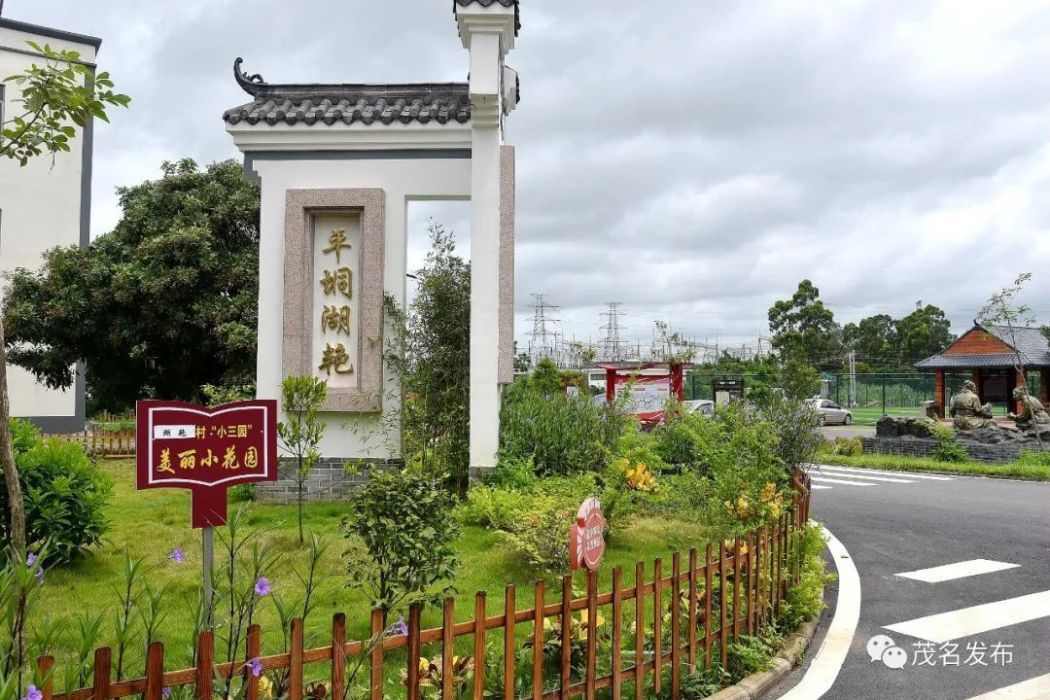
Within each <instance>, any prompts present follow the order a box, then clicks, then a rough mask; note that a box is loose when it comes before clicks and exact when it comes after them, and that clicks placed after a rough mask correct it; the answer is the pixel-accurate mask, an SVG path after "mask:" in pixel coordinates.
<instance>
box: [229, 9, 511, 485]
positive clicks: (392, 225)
mask: <svg viewBox="0 0 1050 700" xmlns="http://www.w3.org/2000/svg"><path fill="white" fill-rule="evenodd" d="M453 14H454V18H455V20H456V24H457V27H458V30H459V37H460V40H461V41H462V44H463V47H464V48H465V49H467V50H468V51H469V65H464V74H465V75H469V80H468V81H467V82H461V83H430V82H420V83H409V84H402V85H391V84H383V85H377V84H365V83H345V84H315V83H296V84H280V85H278V84H271V83H268V82H266V81H265V80H263V78H262V77H261V76H260V75H259V74H248V73H247V72H245V71H243V70H242V65H241V64H242V61H241V59H239V58H238V59H237V61H236V62H235V63H234V77H235V78H236V80H237V82H238V84H239V85H240V86H241V87H242V88H243V89H244V91H245V92H247V93H248V94H249V95H250V96H251V101H249V102H247V103H246V104H242V105H240V106H237V107H234V108H232V109H229V110H227V111H226V112H225V114H224V115H223V120H224V121H225V123H226V130H227V132H229V134H230V135H231V136H232V137H233V140H234V143H235V144H236V145H237V147H238V148H239V149H240V150H241V151H242V152H243V153H244V164H245V170H246V171H247V172H248V174H249V175H250V176H252V177H255V178H258V181H259V182H260V185H261V189H262V209H261V225H260V236H261V240H260V245H259V280H260V282H259V340H258V342H259V355H258V369H257V382H258V389H257V396H258V398H268V399H278V400H279V399H280V384H281V380H282V379H283V378H284V377H286V376H289V375H301V374H313V375H315V376H318V377H321V378H323V379H325V380H327V381H328V386H329V391H328V398H327V400H326V402H325V404H324V406H323V408H322V411H323V418H324V421H325V423H326V425H327V429H326V432H325V436H324V441H323V442H322V444H321V451H322V454H323V456H324V462H323V463H322V465H321V471H322V472H323V471H324V470H325V469H328V470H329V472H330V473H329V474H328V475H327V476H325V475H323V474H322V475H320V476H319V477H318V478H319V479H320V480H321V481H324V480H325V479H328V480H329V481H332V480H337V476H336V472H338V473H340V474H341V465H342V463H343V462H344V461H346V460H351V459H352V460H357V461H365V462H375V463H385V462H396V461H399V460H400V459H401V454H400V445H401V436H400V433H399V428H398V427H397V426H398V425H399V422H398V420H397V416H398V413H399V411H400V391H399V387H398V385H397V380H398V378H397V377H396V376H394V375H393V374H392V373H391V372H390V371H389V370H388V369H387V368H386V367H385V366H384V362H383V342H382V332H383V318H384V317H383V308H384V297H386V296H389V297H390V298H392V300H393V301H394V302H396V303H397V304H398V305H400V306H404V303H405V297H406V290H405V285H406V271H407V270H406V210H407V206H408V203H409V202H411V201H413V200H437V199H445V200H469V201H470V203H471V245H470V261H471V299H470V303H471V317H470V467H471V470H472V473H477V470H478V469H485V468H490V467H493V466H495V459H496V450H497V448H498V438H499V408H500V385H501V384H504V383H508V382H510V381H511V380H512V378H513V308H514V307H513V292H514V151H513V149H512V147H510V146H507V145H504V143H503V136H504V123H505V120H506V119H507V117H508V116H509V115H510V113H511V112H512V111H513V110H514V108H515V106H516V105H517V103H518V78H517V73H516V72H515V71H514V70H512V69H511V68H509V67H508V66H507V65H506V64H505V63H504V59H505V57H506V56H507V54H508V52H510V51H511V49H513V48H514V42H515V39H516V37H517V34H518V29H519V27H520V18H519V8H518V2H517V0H455V1H454V2H453ZM468 71H469V73H468ZM313 486H315V485H314V484H311V487H313ZM337 486H338V485H337ZM311 490H314V489H313V488H311ZM317 490H318V491H320V490H323V489H317ZM328 491H329V492H331V493H333V497H338V491H339V488H328Z"/></svg>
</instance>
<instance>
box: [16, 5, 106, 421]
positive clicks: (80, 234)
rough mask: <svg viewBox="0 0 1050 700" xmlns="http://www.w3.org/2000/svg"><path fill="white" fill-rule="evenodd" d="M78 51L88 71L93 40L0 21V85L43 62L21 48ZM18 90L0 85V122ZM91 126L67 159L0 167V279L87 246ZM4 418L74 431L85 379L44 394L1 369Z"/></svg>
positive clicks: (26, 376)
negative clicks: (58, 249) (6, 404)
mask: <svg viewBox="0 0 1050 700" xmlns="http://www.w3.org/2000/svg"><path fill="white" fill-rule="evenodd" d="M28 41H33V42H36V43H37V44H40V45H43V44H48V45H50V46H51V47H52V48H54V49H56V50H58V49H65V50H71V51H77V52H79V53H80V56H81V57H82V59H83V61H84V63H85V64H86V65H88V66H92V67H94V61H95V56H96V54H97V52H98V47H99V45H100V44H101V43H102V41H101V40H100V39H96V38H95V37H90V36H83V35H80V34H73V33H71V32H66V31H62V30H59V29H51V28H48V27H40V26H36V25H33V24H26V23H24V22H17V21H15V20H11V19H6V18H0V80H2V79H3V78H4V77H6V76H9V75H14V74H17V73H21V72H23V71H25V69H26V68H28V67H29V66H31V65H33V64H34V63H40V62H41V60H42V56H41V55H40V54H39V53H38V52H37V51H35V50H34V49H33V48H31V47H30V46H29V45H27V43H26V42H28ZM19 97H20V93H19V90H18V86H17V85H6V86H3V85H0V99H2V100H3V102H4V114H5V117H4V118H5V119H10V118H12V117H14V116H16V115H18V114H19V109H20V108H21V105H19V104H17V103H16V101H17V100H18V99H19ZM91 150H92V123H91V122H90V121H89V122H88V123H87V125H86V126H85V127H84V128H83V129H82V130H81V133H78V134H77V138H76V139H75V140H74V141H73V143H72V144H71V148H70V152H68V153H60V154H58V155H56V156H55V159H54V162H53V163H52V160H51V158H50V157H43V156H41V157H38V158H36V159H34V160H31V161H30V162H29V163H28V164H27V165H25V166H19V164H18V162H17V161H13V160H8V159H3V160H0V275H2V274H3V273H7V272H10V271H12V270H14V269H16V268H19V267H24V268H37V267H39V266H40V265H41V263H42V257H41V256H42V254H43V252H44V251H45V250H47V249H48V248H52V247H54V246H58V245H63V246H68V245H77V244H79V245H82V246H84V245H87V243H88V240H89V226H90V222H91ZM7 379H8V388H9V390H10V394H11V412H12V415H14V416H16V417H22V418H29V419H31V420H32V421H33V422H34V423H36V424H37V425H38V426H40V427H41V428H42V429H43V430H45V431H46V432H56V433H57V432H63V433H64V432H74V431H78V430H81V429H83V426H84V407H85V405H84V373H83V371H80V372H78V373H77V381H76V384H75V386H74V387H72V388H70V389H69V390H66V391H56V390H52V389H48V388H46V387H44V386H43V385H41V384H38V383H37V382H36V381H35V380H34V378H33V376H32V375H31V374H30V373H28V372H26V371H25V370H23V369H21V368H19V367H13V366H9V367H8V374H7Z"/></svg>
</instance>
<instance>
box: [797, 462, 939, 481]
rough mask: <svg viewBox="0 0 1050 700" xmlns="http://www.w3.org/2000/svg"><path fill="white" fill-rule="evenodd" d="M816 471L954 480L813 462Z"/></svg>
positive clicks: (936, 475) (934, 475)
mask: <svg viewBox="0 0 1050 700" xmlns="http://www.w3.org/2000/svg"><path fill="white" fill-rule="evenodd" d="M813 466H814V467H816V468H817V471H829V472H842V473H843V474H857V473H860V474H878V475H880V476H906V477H908V478H909V479H929V480H931V481H954V480H955V477H953V476H941V475H940V474H917V473H915V472H906V471H899V472H886V471H879V470H876V469H849V468H846V467H836V466H834V465H832V464H815V465H813Z"/></svg>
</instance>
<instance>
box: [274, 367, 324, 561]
mask: <svg viewBox="0 0 1050 700" xmlns="http://www.w3.org/2000/svg"><path fill="white" fill-rule="evenodd" d="M327 392H328V383H327V382H325V381H323V380H321V379H318V378H317V377H312V376H308V375H307V376H302V377H286V378H285V380H284V381H283V382H281V404H282V406H281V407H282V409H283V410H284V413H285V415H287V416H288V420H287V422H285V421H282V422H280V423H278V424H277V435H278V437H279V438H280V439H281V446H282V447H283V448H284V450H285V452H287V453H288V455H289V456H290V457H291V458H292V459H293V460H294V461H295V485H296V496H295V500H296V506H297V508H298V511H299V512H298V517H299V544H300V545H301V544H304V543H305V542H306V540H305V538H304V537H303V485H304V484H305V483H306V477H307V476H309V475H310V470H311V469H313V468H314V465H316V464H317V463H318V462H319V461H320V459H321V453H320V451H319V450H318V449H317V446H318V445H319V444H320V443H321V438H322V437H323V436H324V429H325V425H324V423H322V422H321V420H320V418H318V416H317V411H318V409H320V408H321V404H322V403H324V399H325V395H326V394H327Z"/></svg>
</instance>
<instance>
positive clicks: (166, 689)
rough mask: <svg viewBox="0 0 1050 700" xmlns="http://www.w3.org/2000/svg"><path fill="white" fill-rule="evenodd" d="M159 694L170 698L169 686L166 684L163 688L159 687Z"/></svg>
mask: <svg viewBox="0 0 1050 700" xmlns="http://www.w3.org/2000/svg"><path fill="white" fill-rule="evenodd" d="M160 694H161V695H162V696H163V697H165V698H170V697H171V688H169V687H168V686H164V687H163V688H161V691H160Z"/></svg>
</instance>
